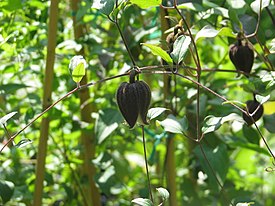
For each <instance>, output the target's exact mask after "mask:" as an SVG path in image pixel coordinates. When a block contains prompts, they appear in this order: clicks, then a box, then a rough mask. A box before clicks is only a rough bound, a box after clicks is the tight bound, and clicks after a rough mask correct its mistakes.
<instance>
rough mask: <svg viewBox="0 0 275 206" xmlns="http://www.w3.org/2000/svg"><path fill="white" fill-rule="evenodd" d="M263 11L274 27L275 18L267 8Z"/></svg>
mask: <svg viewBox="0 0 275 206" xmlns="http://www.w3.org/2000/svg"><path fill="white" fill-rule="evenodd" d="M265 9H266V11H267V13H268V15H269V16H270V18H271V21H272V24H273V26H275V18H274V16H273V14H272V13H271V11H270V9H269V8H268V7H265Z"/></svg>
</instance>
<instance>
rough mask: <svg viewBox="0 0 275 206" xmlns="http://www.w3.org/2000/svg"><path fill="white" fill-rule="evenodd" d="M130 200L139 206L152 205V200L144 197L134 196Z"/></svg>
mask: <svg viewBox="0 0 275 206" xmlns="http://www.w3.org/2000/svg"><path fill="white" fill-rule="evenodd" d="M131 202H132V203H135V204H137V205H140V206H153V203H152V201H151V200H149V199H146V198H136V199H133V200H132V201H131Z"/></svg>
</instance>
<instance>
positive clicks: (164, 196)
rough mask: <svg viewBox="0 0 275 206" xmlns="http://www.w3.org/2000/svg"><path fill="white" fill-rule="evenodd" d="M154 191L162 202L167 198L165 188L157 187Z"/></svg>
mask: <svg viewBox="0 0 275 206" xmlns="http://www.w3.org/2000/svg"><path fill="white" fill-rule="evenodd" d="M156 190H157V191H158V193H159V195H160V196H161V198H162V201H163V202H164V201H166V200H167V199H168V198H169V192H168V190H166V189H165V188H162V187H159V188H156Z"/></svg>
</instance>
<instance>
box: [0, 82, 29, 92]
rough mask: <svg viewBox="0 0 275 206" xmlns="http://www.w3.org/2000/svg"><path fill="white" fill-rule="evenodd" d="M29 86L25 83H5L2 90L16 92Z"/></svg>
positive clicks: (0, 86)
mask: <svg viewBox="0 0 275 206" xmlns="http://www.w3.org/2000/svg"><path fill="white" fill-rule="evenodd" d="M27 87H28V86H27V85H25V84H14V83H11V84H4V85H0V91H1V90H2V91H4V92H5V93H13V92H16V91H17V90H19V89H24V88H27Z"/></svg>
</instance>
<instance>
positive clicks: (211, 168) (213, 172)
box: [198, 141, 234, 206]
mask: <svg viewBox="0 0 275 206" xmlns="http://www.w3.org/2000/svg"><path fill="white" fill-rule="evenodd" d="M198 144H199V146H200V150H201V153H202V156H203V158H204V159H205V161H206V163H207V165H208V167H209V168H210V170H211V173H212V174H213V176H214V178H215V179H216V182H217V183H218V185H219V187H220V188H221V192H223V191H224V190H223V189H224V188H223V185H222V183H221V182H220V180H219V179H218V177H217V175H216V173H215V170H214V168H213V167H212V165H211V163H210V162H209V160H208V158H207V156H206V154H205V151H204V149H203V147H202V144H201V141H200V142H198ZM223 194H224V197H225V198H226V199H228V197H227V196H226V193H224V192H223ZM230 205H232V206H234V204H233V203H232V202H231V201H230Z"/></svg>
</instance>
